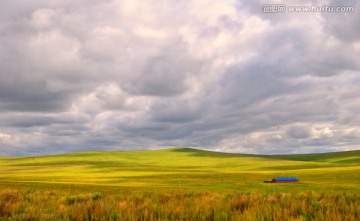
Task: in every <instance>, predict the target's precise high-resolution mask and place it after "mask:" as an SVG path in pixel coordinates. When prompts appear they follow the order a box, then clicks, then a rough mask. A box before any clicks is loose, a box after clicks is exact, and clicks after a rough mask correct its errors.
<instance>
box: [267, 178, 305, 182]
mask: <svg viewBox="0 0 360 221" xmlns="http://www.w3.org/2000/svg"><path fill="white" fill-rule="evenodd" d="M271 182H272V183H293V182H299V179H298V178H296V177H278V178H274V179H272V180H271Z"/></svg>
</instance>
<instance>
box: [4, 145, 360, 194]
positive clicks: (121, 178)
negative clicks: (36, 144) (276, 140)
mask: <svg viewBox="0 0 360 221" xmlns="http://www.w3.org/2000/svg"><path fill="white" fill-rule="evenodd" d="M359 160H360V151H349V152H337V153H324V154H306V155H274V156H263V155H244V154H230V153H218V152H210V151H204V150H197V149H190V148H172V149H165V150H148V151H113V152H97V151H91V152H79V153H69V154H62V155H53V156H39V157H5V158H0V182H1V185H3V186H17V187H22V186H26V187H29V186H30V187H33V188H53V187H55V186H56V187H57V188H69V187H70V188H75V189H76V188H83V189H87V188H92V189H93V188H99V189H102V190H142V189H147V190H149V189H150V190H159V189H189V190H218V189H221V190H222V189H235V190H243V191H247V192H254V191H303V190H314V191H322V192H328V191H344V190H348V191H357V192H359V191H360V190H359V188H358V186H359V185H360V173H359V171H360V161H359ZM288 176H291V177H298V178H299V180H300V182H299V183H298V184H295V183H291V184H271V185H270V184H266V183H263V181H265V180H270V179H272V178H273V177H288Z"/></svg>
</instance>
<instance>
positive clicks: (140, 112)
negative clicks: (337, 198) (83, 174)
mask: <svg viewBox="0 0 360 221" xmlns="http://www.w3.org/2000/svg"><path fill="white" fill-rule="evenodd" d="M277 2H279V1H276V0H266V1H265V0H263V1H250V0H249V1H246V0H244V1H240V0H238V1H236V0H222V1H219V0H194V1H177V0H163V1H159V0H148V1H141V0H53V1H48V0H27V1H10V0H9V1H1V2H0V155H42V154H55V153H64V152H72V151H84V150H137V149H156V148H167V147H174V146H184V147H195V148H201V149H207V150H216V151H226V152H238V153H262V154H275V153H312V152H326V151H341V150H352V149H359V148H360V145H359V143H360V62H359V61H360V3H359V1H356V0H341V1H325V0H324V1H315V0H312V1H308V0H291V1H286V3H287V6H291V5H302V6H306V5H312V4H313V5H323V4H327V5H333V6H335V5H339V4H341V5H342V6H355V8H354V9H355V10H354V12H352V13H340V12H339V13H330V12H313V13H290V12H285V13H262V12H261V8H262V4H265V3H277Z"/></svg>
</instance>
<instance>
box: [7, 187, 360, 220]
mask: <svg viewBox="0 0 360 221" xmlns="http://www.w3.org/2000/svg"><path fill="white" fill-rule="evenodd" d="M358 205H360V195H359V194H358V193H353V192H344V193H334V194H325V193H322V194H320V193H315V192H311V191H308V192H299V193H295V192H294V193H266V194H265V193H243V192H238V191H219V192H202V191H198V192H196V191H192V192H190V191H157V192H155V191H154V192H128V193H120V192H118V193H116V192H114V193H105V194H104V193H100V192H94V193H91V192H81V191H80V192H76V193H71V194H70V193H69V192H66V191H62V190H53V191H50V190H45V191H40V190H31V189H27V190H26V189H16V188H7V189H2V190H0V220H350V221H351V220H354V221H355V220H360V207H359V206H358Z"/></svg>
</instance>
